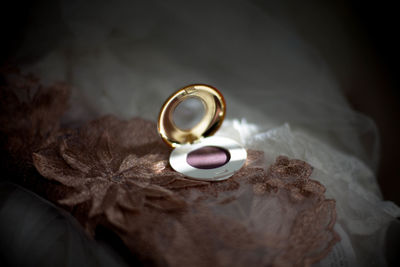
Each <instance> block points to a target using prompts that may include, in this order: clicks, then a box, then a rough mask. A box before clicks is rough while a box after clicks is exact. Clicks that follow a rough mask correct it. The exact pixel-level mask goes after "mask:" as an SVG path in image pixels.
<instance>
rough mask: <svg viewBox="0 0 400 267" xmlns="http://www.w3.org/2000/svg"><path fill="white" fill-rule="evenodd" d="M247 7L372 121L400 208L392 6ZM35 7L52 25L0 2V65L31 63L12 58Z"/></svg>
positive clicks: (48, 7)
mask: <svg viewBox="0 0 400 267" xmlns="http://www.w3.org/2000/svg"><path fill="white" fill-rule="evenodd" d="M252 2H254V4H256V5H258V6H260V7H262V8H263V9H265V10H267V11H268V13H269V14H270V15H271V16H273V17H275V18H276V19H277V20H281V21H282V23H289V24H290V26H291V27H292V28H293V27H294V30H295V31H296V32H297V33H298V34H299V35H300V36H301V37H302V38H303V39H304V40H305V41H306V42H308V43H309V44H310V45H311V46H313V47H315V48H316V49H317V50H318V51H319V52H320V54H321V55H322V57H323V58H324V59H325V60H326V62H327V63H328V64H329V66H330V68H331V70H332V72H333V74H334V75H335V76H336V78H337V80H338V82H339V84H340V85H341V88H342V90H343V92H344V94H345V95H346V97H347V98H348V100H349V102H350V103H351V105H352V107H353V108H354V109H355V110H358V111H360V112H362V113H364V114H366V115H368V116H370V117H371V118H372V119H373V120H374V121H375V122H376V124H377V126H378V129H379V132H380V136H381V162H380V165H379V170H378V182H379V184H380V186H381V189H382V192H383V195H384V198H385V199H388V200H392V201H394V202H396V203H397V204H398V205H400V194H399V192H400V191H399V189H398V188H399V187H400V179H399V178H400V167H399V159H400V157H399V156H398V155H399V152H400V140H399V138H400V135H399V132H400V131H399V129H400V127H399V125H398V116H399V114H400V105H399V103H400V101H399V100H400V93H399V91H398V90H397V89H398V88H399V87H400V77H399V75H398V74H399V65H398V63H399V60H400V52H399V47H400V46H399V44H400V43H399V42H400V41H399V39H398V33H399V30H398V26H399V25H398V23H397V21H398V17H397V13H398V9H396V4H395V2H394V1H387V0H385V1H379V2H378V1H355V0H351V1H345V0H337V1H335V0H325V1H317V0H305V1H295V0H284V1H277V2H279V3H271V2H270V1H262V0H253V1H252ZM38 8H40V9H42V10H41V11H40V13H41V14H42V15H43V16H48V17H49V18H50V19H51V18H52V17H54V18H55V19H54V21H57V19H56V16H57V14H56V13H54V12H53V11H54V7H53V6H52V1H43V0H42V1H25V0H23V1H2V3H1V5H0V34H1V39H0V40H1V42H0V43H1V44H0V61H1V65H4V64H6V63H11V64H13V63H18V62H19V60H31V58H24V59H17V60H16V58H15V55H16V52H17V51H18V48H19V47H20V46H21V44H22V43H23V36H24V32H25V29H26V28H27V26H28V25H29V26H30V27H32V21H31V20H30V14H31V12H32V11H33V10H37V9H38ZM33 26H34V27H43V25H33ZM37 38H40V36H38V37H37ZM54 42H56V40H55V41H54ZM24 45H25V46H26V44H24ZM51 46H52V44H51V43H43V47H42V49H43V50H44V51H45V50H46V49H47V48H51ZM36 52H37V51H35V53H36ZM32 56H33V57H34V53H33V55H32Z"/></svg>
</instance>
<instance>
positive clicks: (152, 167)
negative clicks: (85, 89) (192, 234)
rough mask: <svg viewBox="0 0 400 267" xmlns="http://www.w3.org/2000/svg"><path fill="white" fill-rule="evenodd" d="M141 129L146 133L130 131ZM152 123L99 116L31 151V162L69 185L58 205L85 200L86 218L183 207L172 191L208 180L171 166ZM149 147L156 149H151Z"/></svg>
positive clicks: (42, 173) (74, 204) (109, 216)
mask: <svg viewBox="0 0 400 267" xmlns="http://www.w3.org/2000/svg"><path fill="white" fill-rule="evenodd" d="M146 128H147V129H149V128H151V130H152V131H146V133H150V134H148V135H145V136H135V133H137V132H140V131H139V129H141V130H143V129H146ZM152 128H153V124H152V123H150V122H148V121H144V120H140V119H133V120H130V121H120V120H118V119H116V118H114V117H111V116H108V117H103V118H101V119H99V120H96V121H94V122H91V123H89V124H88V125H87V126H85V127H83V128H81V129H79V130H76V131H72V132H69V133H67V134H65V135H64V136H62V137H61V138H60V140H58V141H57V142H54V143H52V144H51V145H50V146H48V147H47V148H46V149H43V150H41V151H39V152H38V153H34V154H33V162H34V165H35V167H36V168H37V170H38V171H39V172H40V174H41V175H43V176H44V177H46V178H48V179H50V180H54V181H58V182H60V183H61V184H63V185H65V186H67V187H70V188H73V189H74V190H73V191H71V192H70V193H68V195H67V196H66V198H63V199H59V200H58V202H59V203H60V204H63V205H67V206H76V205H79V204H81V203H85V202H89V203H90V209H89V217H94V216H97V215H102V214H104V215H106V216H107V217H108V218H111V220H112V218H114V215H115V213H116V212H118V211H116V209H117V210H118V209H123V210H124V211H132V212H134V211H139V210H140V209H141V208H143V206H147V207H152V208H156V209H161V210H165V211H169V210H175V209H180V208H183V207H184V206H185V202H184V201H183V199H182V198H181V197H180V196H179V194H177V193H176V192H174V191H173V190H177V189H180V188H185V187H191V186H201V185H206V184H207V183H205V182H200V181H193V180H188V179H184V178H183V177H182V176H181V175H180V174H179V173H177V172H175V171H173V170H172V169H171V168H170V167H169V166H168V164H167V160H166V159H167V158H168V157H167V155H168V149H166V148H165V145H164V144H163V143H162V142H161V141H159V140H160V138H159V137H158V136H157V133H156V132H155V129H152ZM153 131H154V134H153ZM154 149H157V151H159V152H161V153H157V154H155V153H152V152H153V151H154Z"/></svg>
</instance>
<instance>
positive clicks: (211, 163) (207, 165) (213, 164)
mask: <svg viewBox="0 0 400 267" xmlns="http://www.w3.org/2000/svg"><path fill="white" fill-rule="evenodd" d="M230 158H231V156H230V154H229V152H228V151H227V150H225V149H223V148H221V147H216V146H204V147H201V148H198V149H196V150H193V151H191V152H190V153H188V155H187V157H186V162H187V163H188V164H189V165H190V166H192V167H194V168H197V169H214V168H218V167H221V166H223V165H224V164H226V163H227V162H228V161H229V160H230Z"/></svg>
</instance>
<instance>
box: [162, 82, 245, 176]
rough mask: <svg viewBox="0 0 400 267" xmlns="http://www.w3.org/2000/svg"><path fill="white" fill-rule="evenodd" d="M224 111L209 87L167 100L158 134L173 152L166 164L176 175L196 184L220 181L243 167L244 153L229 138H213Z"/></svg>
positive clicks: (220, 98)
mask: <svg viewBox="0 0 400 267" xmlns="http://www.w3.org/2000/svg"><path fill="white" fill-rule="evenodd" d="M225 111H226V105H225V100H224V97H223V96H222V94H221V93H220V92H219V91H218V90H217V89H216V88H214V87H212V86H209V85H204V84H194V85H189V86H186V87H184V88H182V89H180V90H178V91H177V92H175V93H174V94H173V95H171V96H170V97H169V98H168V99H167V101H166V102H165V103H164V105H163V106H162V108H161V111H160V115H159V118H158V132H159V133H160V136H161V138H162V139H163V140H164V142H165V143H166V144H167V145H168V146H170V147H171V148H173V150H172V152H171V154H170V157H169V163H170V165H171V167H172V168H173V169H174V170H175V171H177V172H180V173H182V174H184V175H185V176H187V177H189V178H193V179H197V180H206V181H221V180H225V179H228V178H229V177H231V176H232V175H233V174H234V173H235V172H237V171H238V170H239V169H240V168H241V167H242V166H243V165H244V163H245V161H246V158H247V152H246V149H244V148H243V147H242V146H241V145H240V144H239V143H237V142H236V141H234V140H232V139H230V138H227V137H217V136H213V134H214V133H215V132H216V131H217V130H218V129H219V127H220V126H221V125H222V122H223V120H224V118H225Z"/></svg>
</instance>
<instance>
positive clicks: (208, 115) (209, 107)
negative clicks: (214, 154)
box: [158, 84, 226, 147]
mask: <svg viewBox="0 0 400 267" xmlns="http://www.w3.org/2000/svg"><path fill="white" fill-rule="evenodd" d="M192 97H193V98H198V99H199V100H201V102H202V103H203V105H204V108H205V115H204V116H203V118H202V119H201V120H200V122H199V123H198V124H196V125H195V126H194V127H192V128H191V129H188V130H186V129H180V128H179V127H178V126H176V124H175V123H174V120H173V118H172V115H173V113H174V110H175V108H176V107H177V106H178V105H179V104H180V103H182V102H183V101H184V100H186V99H188V98H192ZM225 110H226V108H225V100H224V97H223V96H222V94H221V93H220V92H219V91H218V90H217V89H216V88H214V87H212V86H209V85H205V84H192V85H188V86H186V87H184V88H182V89H180V90H178V91H177V92H175V93H174V94H173V95H171V96H170V97H169V98H168V99H167V101H165V103H164V105H163V106H162V108H161V111H160V115H159V117H158V132H159V133H160V135H161V138H162V139H163V140H164V142H165V143H167V144H168V145H169V146H171V147H177V146H179V145H183V144H187V143H193V142H195V141H197V140H199V139H201V138H203V137H207V136H211V135H213V134H214V133H215V132H216V131H217V130H218V129H219V127H220V126H221V124H222V121H223V120H224V118H225Z"/></svg>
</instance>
